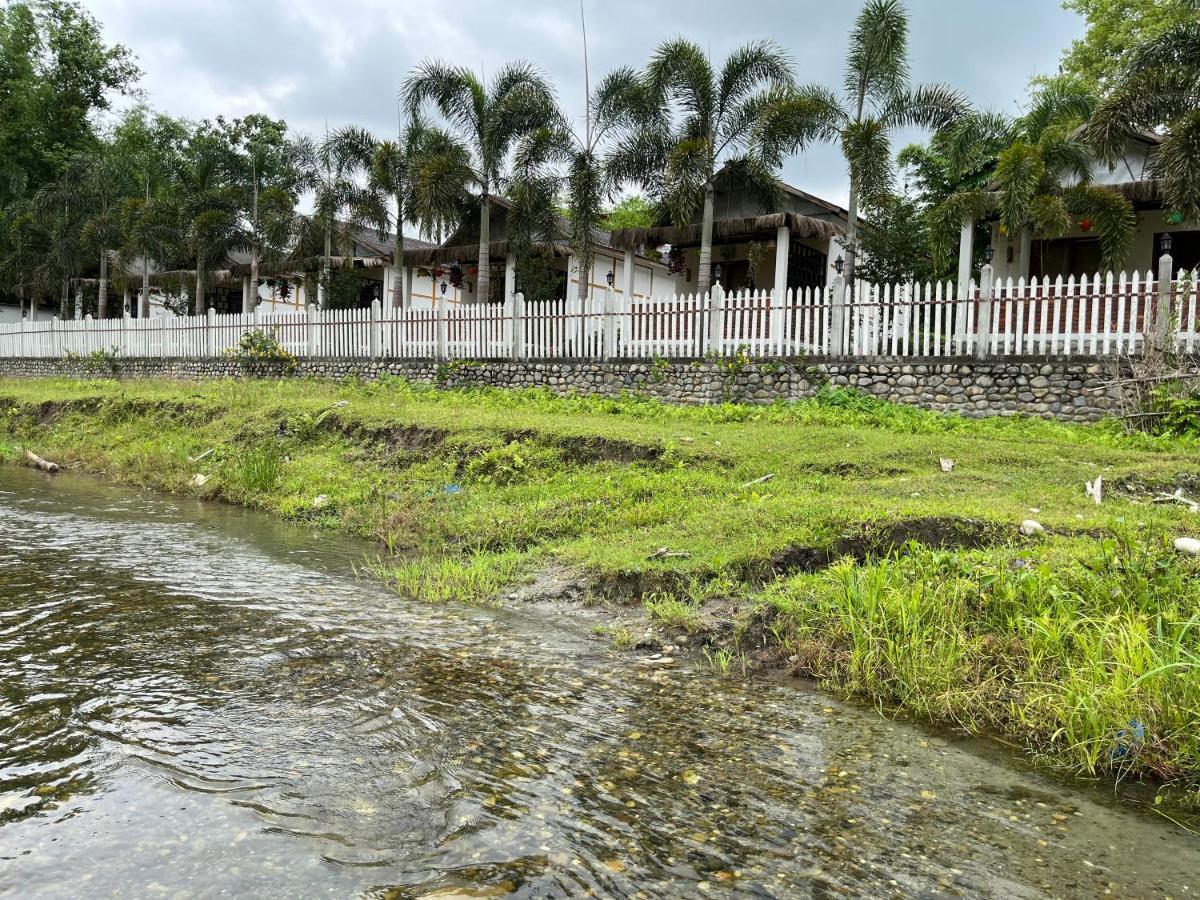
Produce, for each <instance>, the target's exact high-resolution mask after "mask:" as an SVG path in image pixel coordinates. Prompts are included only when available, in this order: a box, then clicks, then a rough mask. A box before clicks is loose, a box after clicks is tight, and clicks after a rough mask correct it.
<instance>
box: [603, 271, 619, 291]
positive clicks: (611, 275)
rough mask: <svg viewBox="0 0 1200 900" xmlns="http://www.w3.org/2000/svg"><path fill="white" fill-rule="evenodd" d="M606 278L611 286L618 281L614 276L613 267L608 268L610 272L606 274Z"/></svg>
mask: <svg viewBox="0 0 1200 900" xmlns="http://www.w3.org/2000/svg"><path fill="white" fill-rule="evenodd" d="M604 280H605V281H607V282H608V286H609V287H612V286H613V282H614V281H616V280H617V279H616V278H615V277H613V270H612V269H609V270H608V274H607V275H605V276H604Z"/></svg>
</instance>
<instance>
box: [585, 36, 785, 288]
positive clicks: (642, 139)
mask: <svg viewBox="0 0 1200 900" xmlns="http://www.w3.org/2000/svg"><path fill="white" fill-rule="evenodd" d="M642 77H643V80H644V90H645V92H646V95H645V98H644V99H643V98H642V97H639V95H638V93H637V92H635V91H628V92H627V93H626V94H625V95H624V96H625V98H626V99H631V100H632V101H633V102H635V103H636V104H637V106H638V107H640V108H634V109H632V110H629V111H628V112H630V113H632V114H633V116H634V117H635V118H636V120H637V121H636V123H635V125H634V126H633V127H630V128H627V129H626V130H625V134H624V135H623V136H622V138H621V139H620V140H619V141H618V143H617V146H616V147H615V149H614V150H613V152H612V154H611V155H610V157H609V160H608V166H609V170H610V172H611V175H612V178H613V179H614V181H615V182H616V183H633V184H636V185H638V186H639V187H640V188H641V189H642V190H644V191H646V192H647V193H648V194H649V195H650V196H651V197H652V198H653V199H654V201H655V204H656V205H657V206H658V207H659V208H661V209H662V210H664V211H665V212H666V213H667V214H668V215H669V216H670V218H671V220H672V221H674V222H675V223H677V224H680V225H682V224H685V223H686V222H689V221H691V219H692V218H694V217H695V215H696V214H697V213H700V215H701V223H702V224H701V238H700V260H699V273H698V275H697V287H698V288H699V290H700V291H701V292H702V293H703V292H707V291H708V289H709V287H710V285H711V282H712V239H713V219H714V200H715V195H716V181H717V178H718V177H721V178H722V179H723V180H725V181H727V183H728V184H729V185H730V186H731V187H733V188H734V189H736V190H741V191H744V192H745V193H746V194H747V195H749V196H751V197H754V198H756V199H757V200H758V202H759V204H760V205H761V206H762V207H763V208H764V209H766V208H769V207H770V206H772V205H773V204H774V202H775V200H776V199H777V198H778V196H779V184H778V180H777V171H778V162H779V161H778V160H775V161H771V160H768V159H767V158H766V157H765V156H764V155H763V154H762V153H760V152H759V147H758V144H757V141H756V134H757V128H758V126H759V124H760V122H761V120H762V116H763V114H764V112H765V110H766V109H767V108H768V107H769V105H770V104H771V102H772V100H773V98H775V97H776V95H777V94H778V93H779V92H780V91H782V90H784V89H785V88H787V87H789V86H790V85H791V84H792V71H791V61H790V60H789V58H788V56H787V54H786V53H785V52H784V51H783V49H782V48H781V47H780V46H779V45H778V44H775V43H774V42H771V41H759V42H756V43H751V44H746V45H745V46H743V47H740V48H738V49H737V50H735V51H734V52H733V53H732V54H730V56H729V57H728V58H727V59H726V60H725V63H724V64H723V65H722V66H721V68H720V71H717V70H715V69H714V68H713V65H712V62H711V61H710V60H709V58H708V54H707V53H705V52H704V50H702V49H701V48H700V47H699V46H697V45H696V44H695V43H693V42H691V41H688V40H684V39H682V38H678V39H675V40H670V41H666V42H664V43H662V44H660V45H659V47H658V49H657V50H655V52H654V56H653V57H652V58H651V60H650V63H649V65H648V66H647V67H646V71H645V72H644V74H643V76H642Z"/></svg>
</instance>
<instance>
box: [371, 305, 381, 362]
mask: <svg viewBox="0 0 1200 900" xmlns="http://www.w3.org/2000/svg"><path fill="white" fill-rule="evenodd" d="M379 318H380V309H379V301H378V300H372V301H371V359H379V357H380V356H382V355H383V350H382V348H381V346H380V345H381V344H382V343H383V335H382V334H381V333H380V330H379V329H380V324H379Z"/></svg>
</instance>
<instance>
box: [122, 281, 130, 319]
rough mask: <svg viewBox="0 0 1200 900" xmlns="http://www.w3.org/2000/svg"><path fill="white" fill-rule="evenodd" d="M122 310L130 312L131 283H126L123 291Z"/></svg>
mask: <svg viewBox="0 0 1200 900" xmlns="http://www.w3.org/2000/svg"><path fill="white" fill-rule="evenodd" d="M121 311H122V312H124V313H125V314H126V315H128V314H129V285H125V290H124V291H122V292H121Z"/></svg>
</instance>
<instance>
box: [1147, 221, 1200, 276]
mask: <svg viewBox="0 0 1200 900" xmlns="http://www.w3.org/2000/svg"><path fill="white" fill-rule="evenodd" d="M1151 255H1152V256H1153V259H1151V260H1150V271H1151V272H1153V273H1154V274H1155V277H1157V276H1158V258H1159V257H1160V256H1162V232H1159V233H1158V234H1156V235H1154V250H1153V251H1152V254H1151ZM1171 259H1173V260H1174V261H1175V274H1179V271H1180V270H1181V269H1186V270H1187V271H1189V272H1191V271H1193V270H1194V269H1196V268H1197V267H1200V231H1172V232H1171Z"/></svg>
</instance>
